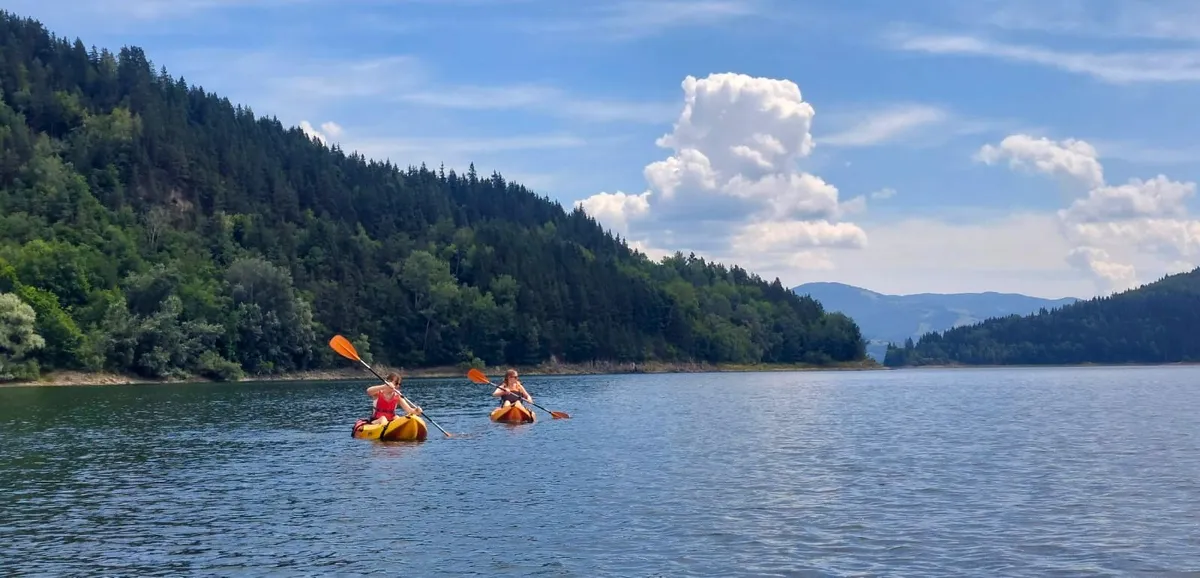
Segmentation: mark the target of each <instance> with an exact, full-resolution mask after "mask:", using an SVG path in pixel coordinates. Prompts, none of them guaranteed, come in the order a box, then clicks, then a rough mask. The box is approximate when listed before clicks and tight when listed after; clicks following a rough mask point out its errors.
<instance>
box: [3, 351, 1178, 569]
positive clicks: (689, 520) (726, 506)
mask: <svg viewBox="0 0 1200 578" xmlns="http://www.w3.org/2000/svg"><path fill="white" fill-rule="evenodd" d="M1198 378H1200V371H1197V370H1195V369H1191V368H1155V369H1146V368H1131V369H1125V368H1122V369H1069V370H1068V369H1029V370H1025V369H1021V370H1003V371H1001V370H961V371H959V370H955V371H917V370H913V371H900V372H871V373H836V372H830V373H792V374H782V373H778V374H748V375H726V374H722V375H716V374H714V375H665V376H626V377H584V378H566V377H557V378H528V379H527V382H528V383H527V385H528V386H529V387H530V389H531V391H533V392H534V394H535V395H537V396H538V401H539V403H541V404H542V405H545V406H547V407H550V408H561V409H564V410H567V411H570V412H571V413H572V415H573V416H574V418H573V419H570V420H551V419H549V416H546V415H543V416H541V417H542V420H541V421H540V422H539V423H537V424H533V425H532V426H528V425H527V426H518V427H510V426H503V425H499V424H492V423H490V422H488V421H487V418H486V413H487V410H488V408H489V407H490V405H491V403H492V400H491V399H490V398H488V397H487V393H488V392H486V391H481V390H480V389H478V388H477V387H474V386H472V385H470V384H467V383H465V380H411V381H409V382H406V391H407V392H408V393H409V394H410V395H411V396H412V397H413V398H415V399H417V400H418V401H419V402H420V403H421V404H422V405H423V406H424V407H426V408H427V409H428V410H429V411H430V412H431V413H433V415H434V417H435V419H437V421H438V423H440V424H441V425H442V426H443V427H446V428H448V429H450V430H452V431H455V432H461V433H470V434H473V435H472V436H470V437H468V438H465V439H444V438H442V437H441V435H440V432H438V431H437V430H436V429H431V431H430V434H431V435H430V440H429V441H427V442H425V443H421V444H379V443H374V442H366V441H362V440H354V439H351V438H350V436H349V427H350V424H351V423H352V422H353V420H354V418H356V417H359V416H361V415H365V413H366V411H367V409H366V408H367V405H368V399H367V398H366V396H365V394H364V393H363V391H362V389H363V387H365V385H364V384H363V383H362V382H356V383H334V384H329V383H322V384H279V383H271V384H252V385H197V386H161V387H159V386H153V387H150V386H147V387H95V388H32V389H30V388H12V389H0V436H2V438H0V439H2V440H3V443H0V488H3V489H4V492H3V494H2V495H0V567H4V568H7V569H16V570H17V571H19V572H21V573H27V574H34V575H41V574H56V573H63V574H100V575H114V574H115V575H138V576H143V575H144V576H160V575H164V576H165V575H172V576H174V575H179V574H182V573H202V574H216V575H240V574H253V575H267V576H271V575H281V576H283V575H286V576H294V575H304V576H308V575H312V576H325V575H329V574H337V575H342V574H360V573H361V574H385V573H386V574H395V573H401V574H403V573H410V574H417V575H422V576H430V575H439V576H440V575H446V576H497V575H521V576H554V577H559V576H564V577H565V576H572V577H574V576H699V575H705V576H707V575H714V574H719V575H727V574H728V575H752V576H880V575H885V576H886V575H901V576H914V575H920V576H997V575H1004V576H1127V575H1169V574H1170V573H1172V572H1186V571H1193V572H1194V571H1197V570H1200V556H1197V554H1196V552H1200V388H1196V387H1195V384H1196V383H1200V379H1198ZM542 413H544V412H542Z"/></svg>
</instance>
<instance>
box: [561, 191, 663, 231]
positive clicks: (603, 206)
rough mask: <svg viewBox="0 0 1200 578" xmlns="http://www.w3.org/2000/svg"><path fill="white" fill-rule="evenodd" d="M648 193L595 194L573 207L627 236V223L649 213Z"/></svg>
mask: <svg viewBox="0 0 1200 578" xmlns="http://www.w3.org/2000/svg"><path fill="white" fill-rule="evenodd" d="M650 194H651V193H650V191H646V192H644V193H641V194H639V195H630V194H627V193H625V192H622V191H617V192H615V193H596V194H595V195H592V196H590V197H588V198H586V199H583V200H582V201H576V202H575V205H576V206H579V207H583V210H584V211H585V212H587V214H589V215H591V216H592V217H593V218H595V219H596V220H597V221H600V222H601V223H604V224H606V225H608V226H609V228H611V229H612V230H613V231H614V232H616V233H619V234H622V235H628V234H629V221H630V220H632V219H637V218H639V217H642V216H644V215H645V214H646V213H648V212H649V211H650Z"/></svg>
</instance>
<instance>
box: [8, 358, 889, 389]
mask: <svg viewBox="0 0 1200 578" xmlns="http://www.w3.org/2000/svg"><path fill="white" fill-rule="evenodd" d="M372 368H373V369H374V370H375V371H376V372H378V373H379V374H380V375H387V374H388V372H391V371H395V372H397V373H399V374H400V375H402V376H404V379H437V378H442V379H445V378H451V379H452V378H459V377H461V378H462V379H466V378H467V377H466V376H467V369H466V368H458V367H454V366H443V367H421V368H413V369H402V368H396V367H390V366H387V365H382V364H381V365H373V366H372ZM481 369H483V371H484V372H485V373H487V374H489V377H492V381H498V379H499V375H502V374H503V373H504V371H505V370H506V369H508V367H489V368H481ZM515 369H516V370H517V371H518V372H520V373H521V375H523V376H531V377H532V376H537V377H546V376H568V375H634V374H666V373H756V372H790V371H890V370H891V369H892V368H889V367H884V366H883V365H882V364H880V363H878V362H875V361H874V360H872V359H870V358H867V359H866V360H864V361H856V362H849V363H838V364H832V365H809V364H769V363H758V364H733V363H724V364H710V363H686V362H661V361H648V362H644V363H615V362H595V363H554V362H547V363H542V364H540V365H536V366H527V367H522V366H517V367H516V368H515ZM492 374H495V375H494V376H493V375H492ZM274 381H376V379H375V376H374V375H371V373H370V372H369V371H367V370H366V368H363V367H354V366H350V367H347V368H345V369H318V370H311V371H298V372H291V373H284V374H279V375H263V376H246V377H243V378H241V379H239V380H237V381H235V382H219V381H217V380H214V379H205V378H202V377H188V378H180V379H149V378H145V377H139V376H135V375H126V374H120V373H112V372H104V371H97V372H86V371H51V372H49V373H46V374H44V375H42V376H41V377H40V378H38V379H37V380H33V381H14V382H7V383H0V387H59V386H81V385H155V384H191V383H265V382H274Z"/></svg>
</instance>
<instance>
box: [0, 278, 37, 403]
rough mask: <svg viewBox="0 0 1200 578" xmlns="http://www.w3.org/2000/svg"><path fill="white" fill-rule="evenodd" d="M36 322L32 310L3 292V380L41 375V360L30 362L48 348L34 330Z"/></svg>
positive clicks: (0, 376)
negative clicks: (31, 356) (39, 350)
mask: <svg viewBox="0 0 1200 578" xmlns="http://www.w3.org/2000/svg"><path fill="white" fill-rule="evenodd" d="M35 320H36V314H35V313H34V311H33V308H32V307H30V306H29V305H27V304H26V303H24V302H22V301H21V299H20V298H19V297H17V296H16V295H13V294H12V293H0V381H6V380H13V379H28V378H30V377H36V376H37V374H38V365H37V361H36V360H33V359H26V357H27V356H28V355H29V353H31V352H33V351H36V350H38V349H41V348H43V347H45V345H46V340H45V339H42V336H41V335H38V334H37V332H36V331H34V322H35Z"/></svg>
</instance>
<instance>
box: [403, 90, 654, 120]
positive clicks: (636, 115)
mask: <svg viewBox="0 0 1200 578" xmlns="http://www.w3.org/2000/svg"><path fill="white" fill-rule="evenodd" d="M395 98H396V99H397V100H399V101H402V102H408V103H412V104H417V105H421V106H426V107H431V108H446V109H461V110H530V111H535V112H543V113H550V114H555V115H557V116H561V117H565V118H571V119H576V120H584V121H590V122H621V121H627V122H638V123H660V122H663V121H666V120H668V119H670V118H671V114H672V112H673V107H672V106H671V105H669V104H667V103H657V102H635V101H625V100H619V99H608V100H605V99H589V98H580V97H576V96H572V95H571V94H569V93H567V92H566V91H564V90H562V89H560V88H556V87H553V86H544V85H537V84H514V85H510V86H488V87H481V86H469V85H466V86H461V85H460V86H443V87H440V88H439V87H436V86H435V87H423V88H420V89H415V90H411V91H405V92H400V93H398V94H396V95H395Z"/></svg>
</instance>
